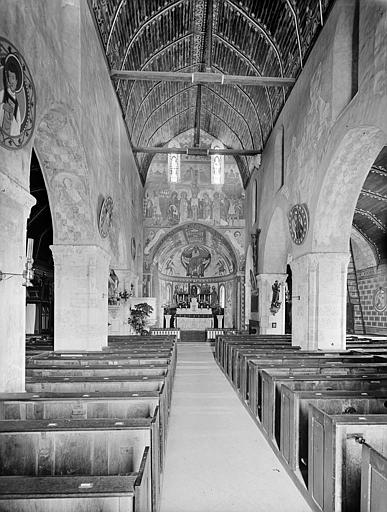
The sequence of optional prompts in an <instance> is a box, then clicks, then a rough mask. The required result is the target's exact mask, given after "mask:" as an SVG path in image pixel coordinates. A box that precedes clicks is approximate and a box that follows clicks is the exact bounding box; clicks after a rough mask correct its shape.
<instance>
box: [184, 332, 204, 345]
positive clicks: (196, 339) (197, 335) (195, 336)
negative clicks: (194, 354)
mask: <svg viewBox="0 0 387 512" xmlns="http://www.w3.org/2000/svg"><path fill="white" fill-rule="evenodd" d="M180 341H181V342H183V343H184V342H186V343H187V342H188V343H202V342H203V343H204V342H205V341H206V331H180Z"/></svg>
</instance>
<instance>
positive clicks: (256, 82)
mask: <svg viewBox="0 0 387 512" xmlns="http://www.w3.org/2000/svg"><path fill="white" fill-rule="evenodd" d="M110 76H111V77H112V78H114V79H117V80H147V81H165V82H191V83H202V84H209V83H211V84H219V85H240V86H243V85H252V86H261V87H270V86H272V87H287V86H291V85H293V84H294V83H295V81H296V79H295V78H281V77H276V76H242V75H223V74H221V73H206V72H201V71H195V72H194V73H184V72H180V71H134V70H122V71H120V70H118V69H112V71H111V72H110Z"/></svg>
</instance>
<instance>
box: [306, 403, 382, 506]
mask: <svg viewBox="0 0 387 512" xmlns="http://www.w3.org/2000/svg"><path fill="white" fill-rule="evenodd" d="M356 439H361V442H363V441H365V442H366V443H367V444H368V445H371V446H373V447H374V448H375V449H376V450H378V451H382V450H385V448H386V439H387V414H364V415H357V414H344V415H342V414H341V415H340V414H339V415H334V414H328V413H327V412H325V411H324V410H321V409H317V408H316V407H314V406H313V405H310V406H309V463H308V489H309V492H310V494H311V496H312V498H313V499H314V501H315V502H316V503H317V504H318V505H319V507H321V509H322V510H323V511H324V512H360V488H361V451H362V447H361V444H359V443H358V442H356ZM384 506H386V503H384ZM382 510H383V509H382Z"/></svg>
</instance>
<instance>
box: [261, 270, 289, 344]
mask: <svg viewBox="0 0 387 512" xmlns="http://www.w3.org/2000/svg"><path fill="white" fill-rule="evenodd" d="M286 278H287V274H259V275H258V276H257V286H258V291H259V301H258V304H259V311H258V318H259V334H285V281H286ZM275 281H278V282H279V284H280V291H279V302H280V303H281V305H280V308H279V309H278V311H277V312H276V313H274V312H272V311H270V307H271V302H272V298H273V289H272V286H273V284H274V282H275Z"/></svg>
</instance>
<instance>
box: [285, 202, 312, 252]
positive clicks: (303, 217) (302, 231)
mask: <svg viewBox="0 0 387 512" xmlns="http://www.w3.org/2000/svg"><path fill="white" fill-rule="evenodd" d="M308 227H309V214H308V209H307V207H306V205H305V204H296V205H294V206H293V207H292V209H291V210H290V212H289V231H290V235H291V237H292V240H293V242H294V243H295V244H297V245H301V244H302V243H303V241H304V240H305V237H306V234H307V232H308Z"/></svg>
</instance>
